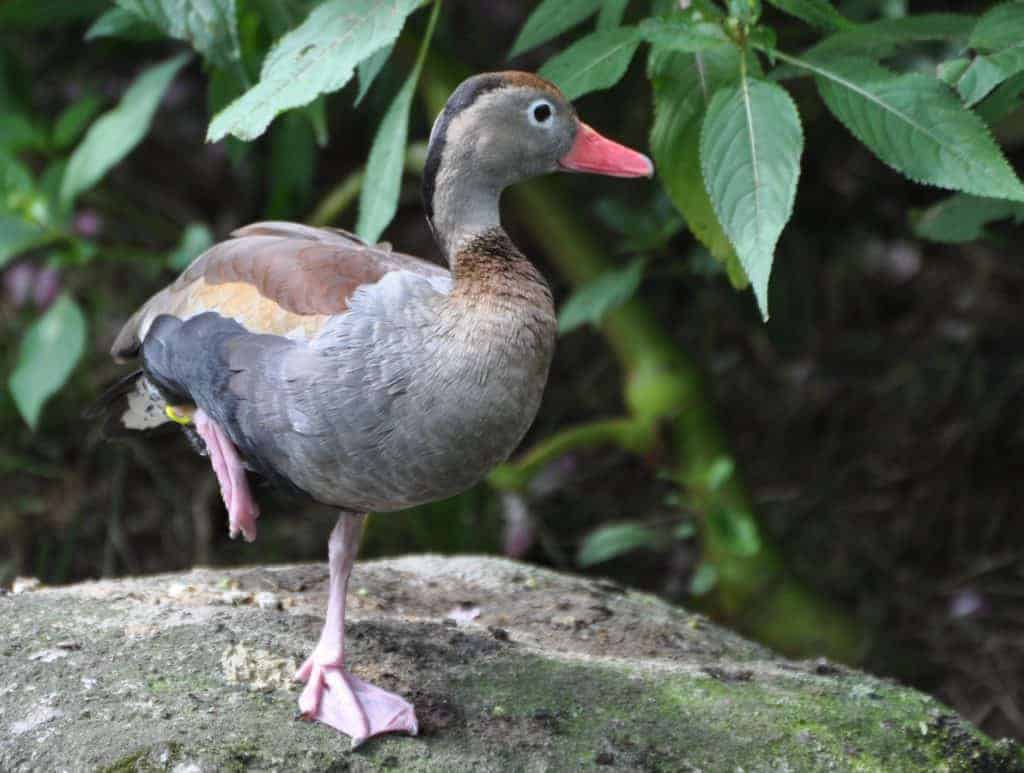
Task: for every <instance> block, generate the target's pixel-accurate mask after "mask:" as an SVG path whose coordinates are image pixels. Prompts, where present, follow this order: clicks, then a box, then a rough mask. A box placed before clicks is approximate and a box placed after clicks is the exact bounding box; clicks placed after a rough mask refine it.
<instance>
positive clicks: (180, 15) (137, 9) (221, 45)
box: [117, 0, 242, 67]
mask: <svg viewBox="0 0 1024 773" xmlns="http://www.w3.org/2000/svg"><path fill="white" fill-rule="evenodd" d="M117 4H118V6H120V7H121V8H123V9H124V10H126V11H128V12H129V13H132V14H135V16H137V17H138V18H140V19H143V20H144V21H146V22H149V23H150V24H152V25H154V26H155V27H157V28H158V29H159V30H161V31H162V32H163V33H164V34H165V35H168V36H169V37H172V38H176V39H177V40H183V41H185V42H186V43H189V44H190V45H191V46H192V47H193V48H194V49H195V50H196V51H197V52H198V53H199V55H200V56H202V57H203V59H205V60H207V61H208V62H212V63H213V64H216V65H217V66H218V67H227V66H229V65H231V64H232V63H233V62H238V61H239V60H240V59H241V56H242V54H241V48H240V45H239V42H238V10H237V8H236V7H235V0H117Z"/></svg>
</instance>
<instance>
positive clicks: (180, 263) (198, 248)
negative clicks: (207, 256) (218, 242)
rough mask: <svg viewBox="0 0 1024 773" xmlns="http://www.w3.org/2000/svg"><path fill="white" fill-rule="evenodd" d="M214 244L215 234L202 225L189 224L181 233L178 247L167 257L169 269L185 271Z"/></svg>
mask: <svg viewBox="0 0 1024 773" xmlns="http://www.w3.org/2000/svg"><path fill="white" fill-rule="evenodd" d="M212 244H213V234H212V233H210V229H209V228H207V227H206V226H205V225H203V224H202V223H189V224H188V225H187V226H185V230H184V231H182V233H181V239H180V240H179V241H178V246H177V247H175V248H174V252H172V253H171V254H170V255H168V256H167V267H168V268H173V269H174V270H175V271H183V270H184V269H186V268H188V266H189V264H191V263H192V261H193V260H195V259H196V258H198V257H199V256H200V255H202V254H203V253H204V252H206V250H207V249H209V248H210V246H211V245H212Z"/></svg>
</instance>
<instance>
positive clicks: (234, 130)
mask: <svg viewBox="0 0 1024 773" xmlns="http://www.w3.org/2000/svg"><path fill="white" fill-rule="evenodd" d="M419 5H420V2H419V0H327V2H324V3H322V4H321V5H319V6H317V7H316V8H314V9H313V11H312V13H310V14H309V16H308V17H306V20H305V21H304V22H302V24H300V25H299V26H298V27H296V28H295V29H293V30H292V31H291V32H289V33H288V34H287V35H285V36H284V37H282V38H281V39H280V40H278V41H277V43H276V44H275V45H274V47H273V48H271V49H270V52H269V53H268V54H267V57H266V59H264V61H263V68H262V70H261V72H260V80H259V83H257V84H256V85H255V86H253V87H252V88H251V89H249V90H248V91H246V92H245V93H244V94H243V95H242V96H241V97H239V98H238V99H236V100H235V101H234V102H232V103H231V104H230V105H228V106H227V107H226V108H225V109H224V110H222V111H221V112H220V113H218V114H217V115H216V116H215V117H214V119H213V121H212V122H211V123H210V128H209V131H208V132H207V135H206V139H207V140H208V141H209V142H216V141H217V140H219V139H221V138H222V137H224V136H226V135H228V134H233V135H234V136H236V137H238V138H239V139H242V140H252V139H255V138H256V137H259V136H260V135H261V134H263V132H264V131H266V129H267V126H269V125H270V122H271V121H272V120H274V118H275V116H277V115H278V114H279V113H282V112H284V111H285V110H289V109H291V108H293V107H301V106H302V105H306V104H309V103H310V102H312V101H313V100H314V99H316V98H317V97H318V96H319V95H321V94H329V93H331V92H333V91H337V90H338V89H340V88H342V87H343V86H344V85H345V84H346V83H348V82H349V80H350V79H351V78H352V74H353V72H354V71H355V67H356V65H357V64H359V62H361V61H363V60H364V59H365V58H366V57H367V56H369V55H370V54H372V53H373V52H374V51H378V50H379V49H381V48H382V47H384V46H387V45H390V44H391V43H393V42H394V40H395V38H397V37H398V33H399V32H400V31H401V29H402V26H403V24H404V23H405V19H406V17H407V16H408V15H409V14H410V13H412V12H413V11H414V10H416V8H417V7H418V6H419Z"/></svg>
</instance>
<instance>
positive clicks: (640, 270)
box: [558, 258, 646, 335]
mask: <svg viewBox="0 0 1024 773" xmlns="http://www.w3.org/2000/svg"><path fill="white" fill-rule="evenodd" d="M645 266H646V261H645V260H644V259H643V258H637V259H636V260H634V261H633V262H632V263H630V264H629V265H628V266H626V267H625V268H622V269H618V270H613V271H606V272H605V273H603V274H601V275H600V276H598V277H597V278H596V279H592V280H591V281H589V282H587V283H586V284H584V285H583V286H582V287H580V288H579V289H578V290H576V291H575V292H574V293H573V294H572V295H571V296H570V297H569V300H567V301H566V302H565V304H564V305H563V306H562V310H561V312H560V313H559V315H558V332H559V333H561V334H563V335H564V334H565V333H568V332H570V331H572V330H575V329H576V328H578V327H580V326H582V325H585V324H587V323H590V324H591V325H594V326H595V327H596V326H597V325H600V324H601V321H602V320H603V319H604V318H605V316H606V315H607V314H608V313H609V312H610V311H613V310H615V309H617V308H618V307H619V306H621V305H622V304H624V303H625V302H626V301H628V300H629V299H630V298H632V297H633V294H634V293H635V292H636V291H637V288H638V287H640V282H641V281H643V278H644V268H645Z"/></svg>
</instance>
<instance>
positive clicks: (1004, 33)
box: [967, 2, 1024, 51]
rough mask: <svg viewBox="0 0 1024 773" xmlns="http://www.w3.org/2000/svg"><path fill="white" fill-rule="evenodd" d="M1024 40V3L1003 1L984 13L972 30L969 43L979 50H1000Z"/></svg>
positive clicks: (1017, 44)
mask: <svg viewBox="0 0 1024 773" xmlns="http://www.w3.org/2000/svg"><path fill="white" fill-rule="evenodd" d="M1021 41H1024V3H1022V2H1009V3H1001V4H1000V5H997V6H995V7H994V8H993V9H992V10H990V11H988V12H987V13H986V14H984V15H983V16H982V17H981V18H980V19H978V23H977V24H975V25H974V28H973V29H972V30H971V36H970V38H968V40H967V45H969V46H970V47H971V48H974V49H977V50H979V51H999V50H1001V49H1004V48H1012V47H1014V46H1019V45H1020V44H1021Z"/></svg>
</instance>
